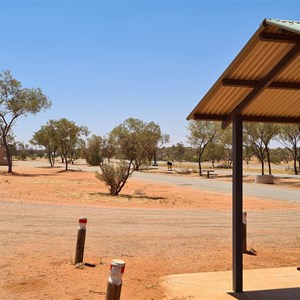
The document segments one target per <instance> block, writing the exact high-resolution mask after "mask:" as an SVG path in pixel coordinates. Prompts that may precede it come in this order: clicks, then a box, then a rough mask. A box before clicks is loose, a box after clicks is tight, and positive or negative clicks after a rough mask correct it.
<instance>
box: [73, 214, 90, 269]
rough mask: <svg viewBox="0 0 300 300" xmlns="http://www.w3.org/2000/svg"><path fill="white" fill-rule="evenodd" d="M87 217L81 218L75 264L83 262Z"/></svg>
mask: <svg viewBox="0 0 300 300" xmlns="http://www.w3.org/2000/svg"><path fill="white" fill-rule="evenodd" d="M86 223H87V218H79V227H78V233H77V243H76V254H75V265H76V264H78V263H82V262H83V254H84V244H85V235H86Z"/></svg>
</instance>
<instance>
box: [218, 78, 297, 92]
mask: <svg viewBox="0 0 300 300" xmlns="http://www.w3.org/2000/svg"><path fill="white" fill-rule="evenodd" d="M258 84H259V81H258V80H241V79H229V78H225V79H223V80H222V85H223V86H228V87H247V88H254V87H256V86H257V85H258ZM267 88H270V89H271V88H272V89H287V90H299V89H300V82H278V81H274V82H272V83H270V85H269V86H268V87H267Z"/></svg>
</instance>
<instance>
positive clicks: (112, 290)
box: [105, 259, 125, 300]
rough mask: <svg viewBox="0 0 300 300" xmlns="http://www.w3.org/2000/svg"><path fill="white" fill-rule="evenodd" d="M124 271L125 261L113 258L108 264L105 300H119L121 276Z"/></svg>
mask: <svg viewBox="0 0 300 300" xmlns="http://www.w3.org/2000/svg"><path fill="white" fill-rule="evenodd" d="M124 271H125V262H124V261H123V260H119V259H114V260H113V261H112V262H111V265H110V273H109V277H108V282H107V289H106V297H105V300H119V299H120V297H121V289H122V276H123V274H124Z"/></svg>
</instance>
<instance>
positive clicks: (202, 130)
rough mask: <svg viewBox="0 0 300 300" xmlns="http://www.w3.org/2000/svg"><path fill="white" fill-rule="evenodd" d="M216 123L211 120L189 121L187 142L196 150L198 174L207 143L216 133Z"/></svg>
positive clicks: (200, 173) (200, 171) (200, 170)
mask: <svg viewBox="0 0 300 300" xmlns="http://www.w3.org/2000/svg"><path fill="white" fill-rule="evenodd" d="M217 126H218V125H217V123H216V122H213V121H190V122H189V124H188V127H187V128H188V131H189V134H188V137H187V140H188V143H189V144H190V145H191V146H192V147H194V148H195V149H196V150H197V154H198V168H199V175H200V176H201V175H202V167H201V159H202V156H203V153H204V151H205V148H206V147H207V145H208V144H209V143H210V142H211V141H212V140H213V139H214V138H215V136H216V134H217Z"/></svg>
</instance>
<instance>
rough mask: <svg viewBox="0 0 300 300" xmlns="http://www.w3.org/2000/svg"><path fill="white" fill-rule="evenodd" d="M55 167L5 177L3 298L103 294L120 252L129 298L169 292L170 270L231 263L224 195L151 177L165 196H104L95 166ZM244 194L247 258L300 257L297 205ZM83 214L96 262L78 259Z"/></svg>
mask: <svg viewBox="0 0 300 300" xmlns="http://www.w3.org/2000/svg"><path fill="white" fill-rule="evenodd" d="M34 172H38V173H37V174H35V173H34ZM51 172H52V173H51ZM57 172H58V170H48V169H42V170H41V169H40V170H38V171H36V170H22V174H23V175H22V176H13V177H9V176H5V175H3V174H2V175H1V177H0V183H1V187H2V190H1V192H0V195H1V194H2V196H1V201H0V216H1V218H0V221H1V239H2V246H1V259H0V266H1V273H0V274H1V275H0V295H1V299H72V300H75V299H76V300H79V299H104V298H105V296H104V293H105V289H106V281H107V278H108V269H109V264H110V261H111V259H113V258H122V259H124V260H125V261H126V264H127V266H126V271H125V275H124V286H123V291H122V299H126V300H127V299H128V300H131V299H133V300H135V299H136V300H144V299H155V300H156V299H164V296H163V290H162V288H161V287H160V285H159V281H160V280H159V278H160V277H161V276H163V275H167V274H176V273H185V272H202V271H215V270H228V269H231V212H230V209H229V208H230V203H229V204H228V203H226V201H227V200H226V197H224V196H222V197H221V199H218V197H220V195H219V196H218V195H217V194H205V193H203V192H202V193H203V197H201V194H199V193H200V192H199V191H196V190H193V189H192V188H184V187H176V189H175V194H172V193H174V190H173V192H171V190H170V189H168V187H167V186H163V185H159V186H156V185H151V188H150V187H149V185H148V184H147V183H146V184H147V186H148V189H143V191H146V193H149V190H151V195H152V196H153V195H161V196H163V197H162V198H163V199H164V201H163V202H161V203H160V202H157V200H152V199H156V198H155V197H152V196H151V197H150V198H149V199H147V198H145V199H144V198H142V199H135V198H128V199H127V198H122V197H121V198H111V197H108V198H107V197H106V196H105V195H104V194H95V192H94V191H93V185H92V182H91V178H93V180H94V177H91V176H90V175H89V174H87V173H84V172H79V173H57ZM26 174H28V175H26ZM47 174H48V175H47ZM51 182H52V183H53V186H52V184H50V183H51ZM30 183H32V184H31V187H30V186H29V184H30ZM58 183H61V184H62V185H64V186H65V189H62V190H61V189H60V187H59V186H57V184H58ZM95 184H98V183H97V182H95ZM130 186H132V187H131V190H132V191H134V190H136V189H139V190H140V189H141V188H142V186H141V185H140V183H138V182H134V181H132V182H131V183H130V184H129V187H130ZM18 188H19V190H17V189H18ZM75 190H77V192H78V193H79V194H80V197H81V198H80V199H78V197H75V196H74V195H75V192H76V191H75ZM103 190H105V187H103ZM87 191H89V194H87V198H82V197H83V195H85V194H86V193H87ZM155 191H156V192H155ZM127 192H128V193H129V192H130V188H129V189H127ZM152 193H153V194H152ZM180 193H183V194H184V197H181V196H180V197H179V196H178V195H180ZM195 195H196V196H195ZM209 195H210V196H209ZM204 196H205V197H204ZM89 197H90V198H89ZM95 197H97V199H95ZM193 197H194V198H195V199H194V198H193ZM185 198H188V199H190V205H192V206H193V207H194V209H188V210H187V209H184V208H183V207H185V206H186V205H187V204H186V203H183V204H184V205H183V204H182V203H181V202H180V201H183V200H184V199H185ZM72 199H73V200H72ZM101 199H102V200H101ZM103 199H104V200H103ZM118 201H119V202H118ZM153 201H154V202H155V203H154V204H152V202H153ZM196 201H198V202H203V201H204V202H205V206H203V207H204V209H201V205H200V204H201V203H200V204H199V207H198V208H197V206H196V204H193V203H194V202H196ZM218 201H219V202H218ZM222 201H223V202H224V201H225V204H222V203H223V202H222ZM214 202H215V203H217V204H218V205H217V206H216V204H215V203H214ZM173 203H175V204H176V205H173ZM246 203H248V204H247V205H248V206H249V207H251V209H250V210H248V247H253V248H254V249H255V250H257V252H258V255H257V256H248V255H246V256H245V257H244V262H245V268H246V269H247V268H264V267H280V266H297V265H299V264H300V238H299V237H298V235H300V209H299V206H297V205H292V204H286V203H279V202H272V201H263V200H255V199H246ZM251 205H252V206H251ZM104 206H106V207H104ZM109 206H114V207H109ZM152 206H153V207H152ZM159 206H161V208H158V207H159ZM137 207H140V208H137ZM141 207H143V208H141ZM176 207H179V208H180V207H181V208H180V209H178V208H177V209H176ZM255 207H257V209H255ZM268 208H269V209H268ZM79 216H86V217H88V219H89V221H88V228H87V239H86V250H85V261H86V262H91V263H95V264H96V268H87V267H86V268H85V269H83V270H80V269H75V268H74V266H73V264H72V260H73V259H74V252H75V243H76V234H77V225H78V217H79Z"/></svg>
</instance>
